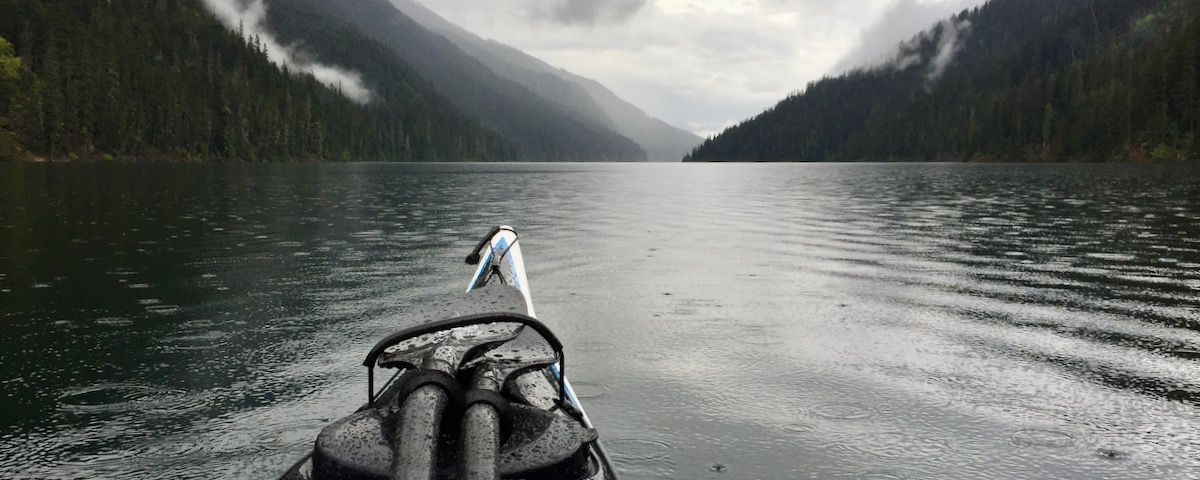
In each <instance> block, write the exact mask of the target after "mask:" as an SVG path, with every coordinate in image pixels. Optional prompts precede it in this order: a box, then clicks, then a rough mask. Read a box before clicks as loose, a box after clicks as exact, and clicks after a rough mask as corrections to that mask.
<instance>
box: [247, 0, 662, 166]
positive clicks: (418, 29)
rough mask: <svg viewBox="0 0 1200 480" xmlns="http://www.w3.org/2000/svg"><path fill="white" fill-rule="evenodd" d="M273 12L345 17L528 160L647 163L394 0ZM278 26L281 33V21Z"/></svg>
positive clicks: (615, 137)
mask: <svg viewBox="0 0 1200 480" xmlns="http://www.w3.org/2000/svg"><path fill="white" fill-rule="evenodd" d="M271 5H272V6H274V7H275V8H276V9H279V10H287V11H294V12H313V13H314V14H322V15H328V16H331V17H334V18H337V19H339V20H341V21H344V22H346V23H349V24H351V25H354V26H355V27H356V28H357V29H359V30H360V31H362V32H363V33H364V34H366V35H368V36H370V37H372V38H374V39H376V40H378V41H379V42H381V43H383V44H385V45H387V46H388V47H389V48H390V49H391V50H392V51H393V52H395V54H396V55H398V56H399V57H400V58H402V59H404V60H405V61H406V62H407V63H409V64H411V65H413V66H414V67H415V68H416V69H417V70H418V71H419V72H421V74H422V75H423V76H424V77H425V78H426V79H427V80H428V81H429V83H430V84H432V85H433V86H434V88H436V89H437V90H438V91H439V92H440V93H441V94H442V95H444V96H445V97H446V98H448V99H449V100H450V101H451V102H452V103H454V105H456V106H457V107H458V108H459V109H461V110H462V111H464V112H467V113H468V114H470V115H471V116H472V117H474V118H476V119H478V120H479V121H480V122H481V123H482V124H483V125H485V126H486V127H488V128H490V129H492V130H494V131H496V132H497V133H499V134H500V135H501V136H503V137H504V138H505V139H507V140H508V141H509V142H511V143H512V144H513V145H515V146H516V148H517V149H518V151H519V154H520V156H521V158H522V159H525V160H536V161H555V160H577V161H596V160H616V161H621V160H645V159H646V153H645V151H644V150H642V148H641V147H640V146H638V145H637V144H636V143H634V142H633V141H632V140H630V139H628V138H625V137H623V136H621V135H619V134H617V133H616V132H613V131H612V130H610V129H609V126H608V125H605V124H602V123H599V122H596V121H594V120H592V119H590V118H587V117H585V116H581V115H578V114H576V113H574V112H572V111H571V109H570V108H568V107H566V106H563V105H557V104H554V103H552V102H549V101H546V100H544V99H543V98H541V97H539V96H538V95H537V94H536V93H534V92H533V91H532V90H531V89H529V88H527V87H525V86H523V85H520V84H518V83H516V82H513V81H511V80H508V79H506V78H504V77H502V76H500V75H498V74H496V73H495V72H493V71H492V70H490V69H488V68H487V67H486V66H485V65H483V64H482V63H480V62H479V61H478V60H476V59H474V58H472V57H470V56H469V55H467V54H465V53H464V52H463V51H462V50H461V49H459V48H458V47H457V46H456V45H454V44H453V43H452V42H450V41H449V40H447V39H446V38H444V37H442V36H441V35H438V34H435V33H433V32H430V31H429V30H427V29H425V28H424V27H422V26H420V25H419V24H417V23H416V22H415V21H413V20H412V19H411V18H409V17H407V16H405V15H404V14H403V13H401V12H400V11H399V10H396V8H395V7H393V6H392V4H390V3H388V2H387V0H337V1H330V0H273V2H272V3H271ZM273 15H274V14H272V16H273ZM270 21H271V22H272V26H273V27H275V25H274V19H272V20H270ZM276 28H277V27H276ZM294 33H296V34H300V33H301V32H294ZM301 38H302V37H301Z"/></svg>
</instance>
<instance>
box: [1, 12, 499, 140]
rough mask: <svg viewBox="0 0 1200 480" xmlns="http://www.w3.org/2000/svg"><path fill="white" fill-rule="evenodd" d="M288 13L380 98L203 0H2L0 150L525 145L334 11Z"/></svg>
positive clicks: (316, 45)
mask: <svg viewBox="0 0 1200 480" xmlns="http://www.w3.org/2000/svg"><path fill="white" fill-rule="evenodd" d="M280 23H281V24H284V25H292V26H300V25H301V24H302V25H303V26H302V27H299V28H304V29H306V30H307V31H310V32H315V33H313V34H312V35H317V36H319V41H316V42H311V43H310V45H311V46H313V47H314V48H316V49H315V50H314V51H312V52H311V53H312V54H314V55H316V56H318V57H319V56H323V55H327V56H329V57H336V59H337V62H338V63H339V64H344V65H347V66H349V67H351V68H354V69H357V70H359V71H361V72H363V73H364V77H365V79H366V82H367V83H368V85H369V87H370V88H371V89H372V93H373V95H374V96H373V99H372V101H371V102H370V103H368V104H366V105H360V104H359V103H355V102H353V101H350V100H348V99H347V98H345V97H344V96H343V95H341V94H339V93H338V92H335V91H333V90H331V89H329V88H327V87H326V86H324V85H322V84H321V83H319V82H318V81H316V80H314V79H313V78H312V77H310V76H306V75H294V74H292V73H289V72H287V71H286V70H283V69H280V68H279V67H277V66H276V65H274V64H272V63H271V62H270V61H269V60H268V58H267V55H266V53H265V48H264V46H263V45H261V44H260V43H259V42H258V41H250V42H247V41H246V40H244V39H243V38H241V37H240V36H239V35H237V34H235V33H232V32H230V31H229V30H228V29H226V28H225V27H224V26H222V25H221V24H220V23H219V22H218V21H217V20H216V19H215V18H214V17H213V16H212V15H211V14H210V13H209V12H208V11H206V10H205V9H204V8H203V7H202V6H201V3H200V1H199V0H119V1H95V0H0V38H3V39H6V40H7V41H0V158H15V157H23V156H35V157H50V158H64V157H71V158H75V157H87V158H100V157H109V156H116V157H125V158H129V157H134V158H172V159H178V158H188V159H240V160H249V161H255V160H260V161H261V160H304V159H309V160H385V161H397V160H407V161H413V160H421V161H425V160H448V161H454V160H507V159H514V158H515V157H516V155H517V154H516V150H515V149H514V148H513V146H512V145H511V144H509V143H508V142H506V141H505V140H503V139H502V138H501V137H500V136H499V135H497V134H495V133H492V132H490V131H488V130H486V129H485V128H484V127H482V126H481V125H479V124H478V123H477V122H476V121H474V120H472V119H470V118H469V117H467V116H465V115H463V114H462V113H461V112H459V111H458V110H456V109H455V108H454V107H453V105H451V104H450V103H449V102H448V101H447V100H446V99H445V98H443V97H442V96H440V95H438V94H437V93H435V92H434V91H433V90H432V88H431V87H430V85H429V84H428V82H427V81H425V80H424V79H423V78H422V77H421V76H420V75H419V74H417V73H416V72H414V71H413V70H412V69H411V68H410V67H409V66H408V65H406V64H404V63H403V62H402V61H401V60H399V59H398V58H397V57H396V56H395V55H394V54H392V52H391V51H390V50H389V49H388V48H386V47H384V46H383V45H381V44H379V43H377V42H375V41H373V40H370V39H369V38H367V37H364V36H362V35H360V34H358V33H356V32H355V31H354V30H353V29H350V28H347V27H345V26H344V25H339V24H338V23H336V22H334V21H331V20H329V19H326V18H320V17H316V16H311V17H305V18H299V17H296V16H294V15H293V16H290V17H287V19H286V20H281V22H280ZM9 43H11V45H12V47H13V48H6V45H8V44H9Z"/></svg>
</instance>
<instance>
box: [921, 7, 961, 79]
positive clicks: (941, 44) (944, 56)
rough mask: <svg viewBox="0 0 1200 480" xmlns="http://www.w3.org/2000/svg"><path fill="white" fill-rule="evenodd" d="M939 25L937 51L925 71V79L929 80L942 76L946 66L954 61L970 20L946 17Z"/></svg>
mask: <svg viewBox="0 0 1200 480" xmlns="http://www.w3.org/2000/svg"><path fill="white" fill-rule="evenodd" d="M939 27H940V28H939V31H940V35H941V38H939V39H938V52H937V55H934V57H933V58H932V59H931V60H930V61H929V69H928V70H927V71H926V73H925V79H926V80H928V81H930V82H936V81H937V80H938V79H939V78H942V74H943V73H946V67H948V66H950V62H952V61H954V56H955V55H957V54H958V51H959V50H962V40H963V39H964V38H965V37H966V36H967V35H969V34H970V33H971V21H970V20H963V21H961V22H959V21H956V20H954V19H948V20H945V21H943V22H942V23H941V25H939Z"/></svg>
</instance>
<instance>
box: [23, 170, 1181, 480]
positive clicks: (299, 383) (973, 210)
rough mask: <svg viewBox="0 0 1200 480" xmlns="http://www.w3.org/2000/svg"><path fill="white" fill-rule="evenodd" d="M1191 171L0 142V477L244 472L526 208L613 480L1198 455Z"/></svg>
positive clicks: (903, 474) (288, 441) (542, 301)
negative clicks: (545, 161) (621, 160)
mask: <svg viewBox="0 0 1200 480" xmlns="http://www.w3.org/2000/svg"><path fill="white" fill-rule="evenodd" d="M1197 191H1200V171H1197V170H1196V169H1195V168H1191V169H1189V168H1185V167H1171V166H1152V167H1144V166H1120V167H1108V166H990V165H984V166H977V165H435V166H427V165H425V166H422V165H418V166H397V165H299V166H297V165H287V166H242V165H235V166H193V165H91V164H84V165H12V164H9V165H0V327H3V331H4V334H3V335H0V347H2V349H0V365H3V367H4V368H3V370H4V372H3V374H0V388H2V389H3V390H4V391H5V392H6V395H4V396H0V477H5V478H8V477H34V478H46V477H51V478H55V477H58V478H61V477H95V478H115V477H121V478H131V477H137V478H270V477H272V476H274V475H277V474H278V473H279V472H281V471H282V470H283V469H285V468H286V467H287V466H288V465H290V463H291V462H292V461H294V460H295V459H296V458H298V457H300V456H301V455H303V454H304V452H305V451H306V449H308V448H310V447H311V445H312V441H313V439H314V438H315V435H316V433H317V432H318V431H319V430H320V429H321V427H322V426H324V425H326V424H327V423H328V422H330V421H332V420H333V419H336V418H338V417H339V416H341V415H344V414H346V413H348V412H350V411H352V410H353V409H354V408H356V407H357V406H358V405H359V404H360V403H361V402H362V400H363V398H362V397H363V392H362V390H363V388H364V387H363V386H362V383H363V381H364V377H365V375H363V373H364V372H361V371H360V370H361V367H360V366H359V362H360V360H361V355H362V354H363V353H364V352H365V351H366V350H367V349H368V348H369V347H370V346H371V345H372V344H373V343H374V341H375V339H376V338H378V337H379V336H381V335H383V334H386V333H389V332H391V331H392V330H394V329H396V328H398V327H399V326H401V324H402V322H403V320H402V318H403V314H404V312H405V311H407V310H409V309H410V308H411V307H412V306H413V305H414V304H417V303H420V302H422V301H426V300H429V299H432V298H435V297H437V296H440V295H444V294H446V293H448V292H453V291H457V290H459V289H460V288H465V283H466V275H467V274H468V273H469V272H467V271H466V270H465V267H464V266H462V265H461V264H460V262H461V256H462V254H463V253H464V252H465V251H466V250H468V249H469V248H470V247H471V246H473V244H474V241H475V240H477V239H476V236H477V235H480V234H482V233H483V232H484V231H486V229H487V227H488V226H491V225H494V224H499V223H508V224H512V225H514V226H516V227H517V228H518V229H519V230H520V231H521V234H522V236H521V238H522V244H523V245H524V248H525V251H526V257H527V262H528V268H529V271H530V279H531V281H532V282H533V288H534V298H535V301H536V302H537V303H538V311H539V314H540V315H541V317H542V318H543V319H546V320H549V321H551V322H553V323H556V324H557V325H558V331H559V334H560V336H561V337H562V338H563V340H564V341H565V343H566V344H567V349H568V350H569V352H570V353H569V357H568V358H570V359H571V361H572V368H571V371H572V376H573V379H574V380H575V383H576V385H577V386H579V387H580V392H581V394H582V395H585V396H587V397H588V398H587V399H586V400H585V402H586V405H587V407H588V411H589V414H590V415H591V416H592V417H593V419H594V420H595V421H596V423H597V424H598V425H599V427H600V430H601V433H602V435H603V437H604V438H607V439H609V440H608V448H609V450H611V451H612V454H613V456H614V459H615V461H616V462H617V464H618V466H619V467H620V468H621V469H622V470H623V471H624V472H625V476H626V477H627V478H632V479H639V478H688V479H691V478H716V477H726V478H746V479H753V478H760V479H791V478H912V479H915V478H944V479H954V478H1028V479H1040V478H1077V479H1090V478H1130V479H1137V478H1192V477H1194V475H1195V472H1196V471H1200V433H1198V432H1200V300H1198V299H1200V197H1198V196H1196V195H1195V192H1197Z"/></svg>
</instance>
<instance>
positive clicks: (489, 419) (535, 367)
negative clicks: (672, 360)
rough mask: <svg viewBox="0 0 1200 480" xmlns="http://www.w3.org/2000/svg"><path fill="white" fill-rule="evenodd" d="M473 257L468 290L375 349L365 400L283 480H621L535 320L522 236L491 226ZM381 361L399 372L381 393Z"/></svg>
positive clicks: (547, 334) (555, 347)
mask: <svg viewBox="0 0 1200 480" xmlns="http://www.w3.org/2000/svg"><path fill="white" fill-rule="evenodd" d="M466 260H467V263H468V264H472V265H476V269H475V273H474V275H472V277H471V281H470V283H469V284H468V286H467V291H466V293H465V295H463V296H459V297H456V298H450V299H446V300H443V301H441V302H435V303H432V304H430V305H427V306H425V307H423V308H420V309H417V310H416V311H414V312H413V313H412V314H411V315H410V317H411V321H410V322H408V324H411V325H415V326H414V327H411V328H407V329H404V330H401V331H399V332H396V333H393V334H391V335H388V336H387V337H385V338H383V339H382V340H380V341H379V342H378V343H377V344H376V345H375V346H374V347H373V348H372V349H371V350H370V352H368V354H367V357H366V359H365V360H364V362H363V365H365V366H366V367H367V370H368V375H367V388H368V396H367V403H366V404H365V405H363V406H362V407H361V408H359V409H358V410H357V411H356V412H355V413H354V414H352V415H350V416H348V417H346V418H343V419H341V420H338V421H336V422H334V423H332V424H330V425H329V426H327V427H325V428H324V429H323V430H322V431H321V433H320V434H319V435H318V436H317V441H316V444H315V445H314V447H313V452H312V453H311V454H309V455H307V456H306V457H305V458H304V459H302V460H301V461H299V462H297V463H296V464H295V465H294V466H293V467H292V468H291V469H289V470H288V472H287V473H285V474H284V475H283V477H281V480H326V479H373V480H374V479H394V480H397V479H402V480H418V479H419V480H433V479H439V480H440V479H452V478H457V479H462V480H466V479H470V480H493V479H517V478H520V479H525V480H540V479H545V480H550V479H554V480H575V479H578V480H611V479H616V478H617V475H616V469H615V468H614V467H613V465H612V462H611V461H610V459H609V457H608V454H607V453H606V452H605V450H604V448H603V446H601V444H600V440H599V435H598V434H597V432H596V430H595V428H594V426H593V425H592V423H591V420H590V419H588V417H587V414H586V413H584V411H583V406H582V405H581V404H580V403H579V399H578V397H577V396H576V395H575V392H574V391H573V390H572V389H571V385H570V383H569V382H568V381H567V378H566V359H565V355H564V353H563V347H562V344H561V342H559V340H558V338H556V337H555V336H554V333H553V332H552V331H551V330H550V328H549V327H547V326H546V325H545V324H543V323H542V322H540V321H539V320H538V319H537V318H536V316H535V315H534V309H533V301H532V297H531V296H530V293H529V281H528V278H527V277H526V273H525V265H524V262H523V259H522V257H521V247H520V245H518V244H517V233H516V231H514V230H513V229H512V227H508V226H500V227H496V228H493V229H492V230H491V231H490V232H489V233H488V234H487V235H486V236H485V237H484V238H483V239H482V240H481V241H480V242H479V244H478V245H477V246H476V247H475V249H474V250H472V251H471V253H470V254H469V255H468V256H467V258H466ZM377 368H378V369H388V370H395V373H394V374H392V376H391V377H390V379H389V380H388V381H387V382H385V385H384V386H383V388H381V389H380V390H378V391H376V389H375V370H376V369H377Z"/></svg>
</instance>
